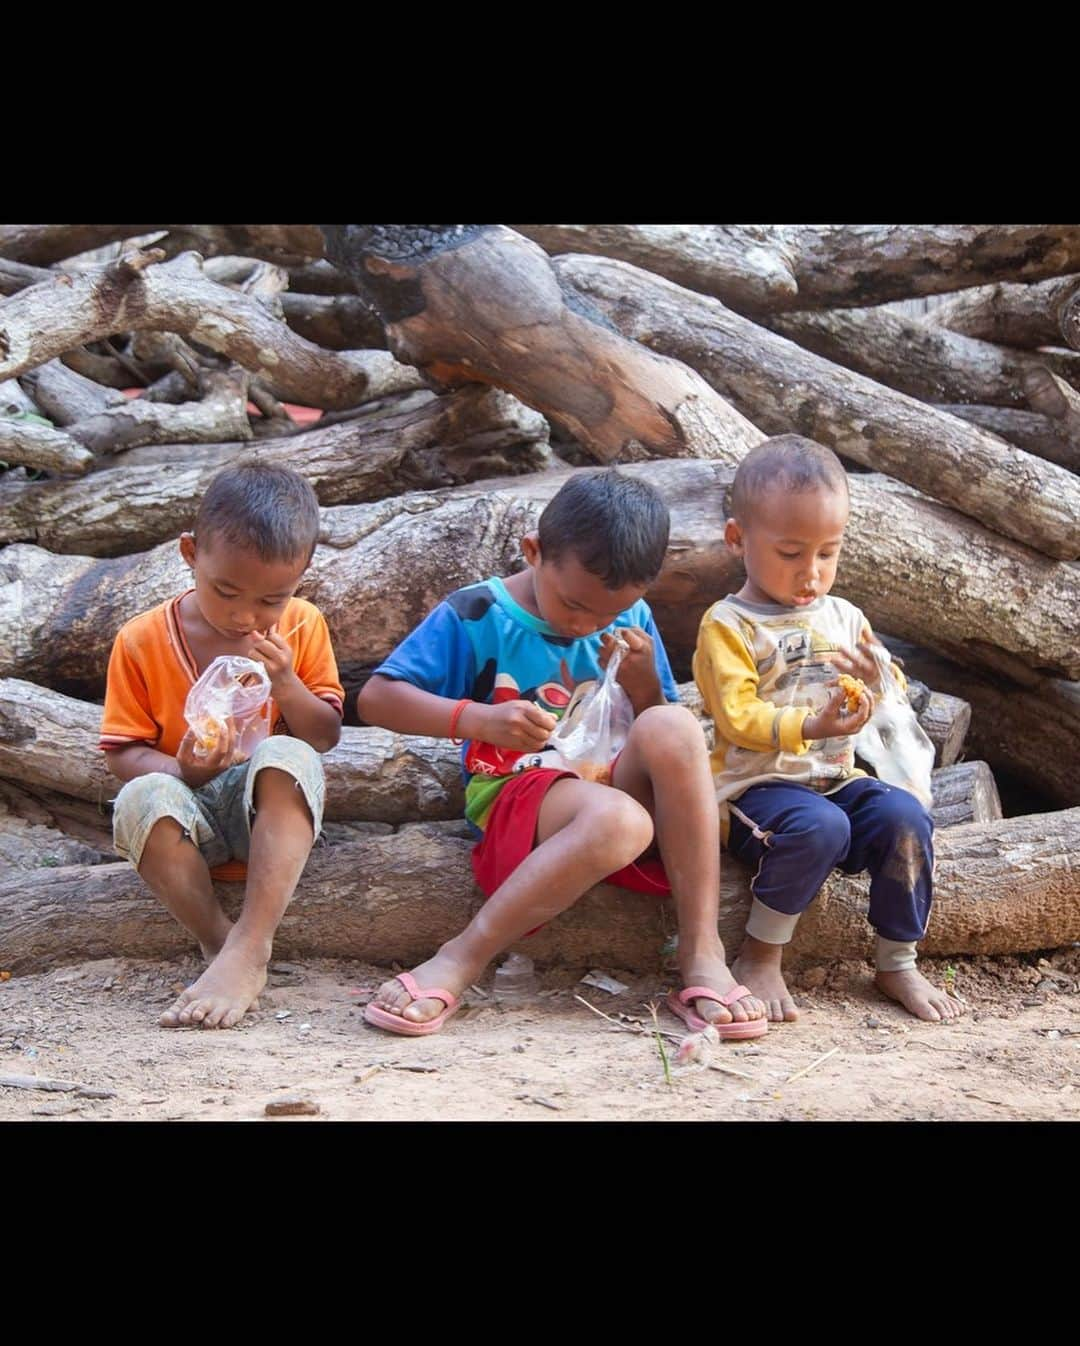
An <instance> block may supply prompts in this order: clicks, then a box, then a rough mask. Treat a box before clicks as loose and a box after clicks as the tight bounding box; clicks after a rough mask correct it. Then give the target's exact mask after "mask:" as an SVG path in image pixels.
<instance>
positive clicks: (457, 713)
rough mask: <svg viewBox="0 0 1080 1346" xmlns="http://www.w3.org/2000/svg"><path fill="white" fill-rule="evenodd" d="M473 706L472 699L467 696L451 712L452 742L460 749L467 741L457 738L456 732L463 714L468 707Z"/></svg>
mask: <svg viewBox="0 0 1080 1346" xmlns="http://www.w3.org/2000/svg"><path fill="white" fill-rule="evenodd" d="M471 705H472V701H471V699H470V698H469V697H467V696H466V697H463V698H462V700H460V701H459V702H458V703H457V705H456V706H455V707H454V709H453V710H452V711H451V712H450V742H451V743H453V744H455V745H456V746H457V747H459V748H460V747H461V745H462V744H463V743H464V742H465V740H464V739H463V738H455V737H454V731H455V730H456V729H457V726H458V720H460V719H461V712H462V711H463V710H464V709H465V707H466V706H471Z"/></svg>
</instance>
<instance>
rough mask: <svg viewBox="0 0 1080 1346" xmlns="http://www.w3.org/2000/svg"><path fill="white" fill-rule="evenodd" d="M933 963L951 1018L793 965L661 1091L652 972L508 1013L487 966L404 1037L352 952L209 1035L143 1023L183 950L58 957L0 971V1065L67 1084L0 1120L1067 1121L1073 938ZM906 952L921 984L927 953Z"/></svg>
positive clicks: (289, 969)
mask: <svg viewBox="0 0 1080 1346" xmlns="http://www.w3.org/2000/svg"><path fill="white" fill-rule="evenodd" d="M954 964H955V989H956V991H957V992H958V993H959V994H960V995H961V996H962V997H963V999H964V1001H965V1003H966V1006H967V1013H966V1014H965V1016H964V1017H963V1018H962V1019H961V1020H960V1021H959V1022H958V1023H956V1024H953V1025H949V1026H944V1025H934V1024H923V1023H919V1022H917V1021H915V1020H913V1019H911V1018H910V1017H909V1016H908V1015H907V1014H906V1013H905V1012H904V1011H903V1010H901V1009H900V1008H899V1007H897V1006H894V1005H893V1004H891V1003H890V1002H889V1001H887V1000H885V999H884V998H883V997H882V996H881V995H880V994H879V993H878V992H877V991H876V990H875V988H874V987H873V985H872V982H871V970H870V968H869V966H868V965H867V964H863V963H850V962H835V963H832V964H828V965H822V966H819V967H811V968H807V969H804V970H803V971H802V972H801V974H797V975H796V976H795V977H794V983H795V985H796V986H797V987H798V988H799V991H798V999H799V1000H800V1001H801V1007H802V1013H803V1017H802V1019H801V1021H800V1022H799V1023H798V1024H793V1025H785V1026H780V1027H777V1026H774V1027H773V1028H771V1029H770V1031H769V1033H768V1035H767V1036H766V1037H765V1038H763V1039H760V1040H758V1041H757V1042H752V1043H743V1044H737V1043H723V1044H721V1045H720V1047H719V1048H717V1049H715V1050H714V1051H712V1052H711V1054H710V1059H709V1061H708V1062H707V1063H705V1064H702V1065H698V1066H690V1067H686V1068H678V1067H674V1066H673V1069H672V1082H671V1083H670V1084H669V1083H668V1082H667V1081H666V1080H665V1075H664V1069H663V1063H662V1061H661V1058H660V1054H659V1051H658V1048H657V1042H656V1038H655V1036H654V1035H653V1034H652V1032H651V1026H652V1020H651V1017H650V1015H649V1012H648V1009H647V1008H646V1005H647V1002H648V1001H650V1000H652V1001H654V1002H657V1003H658V1004H660V1003H662V1000H663V995H664V992H665V991H666V990H667V989H668V988H669V986H670V985H673V984H674V983H673V982H670V981H669V982H668V983H667V984H665V982H664V980H663V979H662V978H661V977H657V976H653V977H640V976H632V975H630V974H625V973H620V971H619V970H618V969H612V968H609V969H604V970H605V971H606V972H608V973H610V974H612V975H614V976H616V977H618V978H619V980H621V981H623V982H626V983H628V989H627V990H626V991H624V992H622V993H620V994H618V995H612V994H609V993H607V992H605V991H603V990H599V989H597V988H595V987H591V986H585V985H581V984H580V983H579V982H578V981H577V974H571V973H569V972H566V971H555V970H553V971H549V972H547V973H544V974H542V975H541V978H540V988H541V989H540V992H539V995H538V996H537V998H536V999H535V1000H534V1001H532V1002H531V1003H528V1004H525V1005H521V1006H513V1007H510V1006H506V1005H502V1004H496V1003H494V1002H493V1000H492V997H491V994H490V988H491V977H490V975H489V976H488V977H487V978H486V979H485V980H484V982H483V983H482V985H481V987H480V989H479V991H470V992H469V993H468V996H467V1005H468V1008H467V1009H465V1010H462V1011H461V1012H459V1014H458V1015H457V1017H456V1018H455V1019H453V1020H452V1021H451V1022H450V1023H449V1024H448V1025H447V1028H446V1030H445V1031H444V1032H442V1033H440V1034H436V1035H433V1036H429V1037H427V1038H416V1039H409V1038H402V1037H394V1036H391V1035H389V1034H386V1033H383V1032H380V1031H379V1030H378V1029H374V1028H371V1027H369V1026H368V1025H367V1024H365V1023H364V1021H363V1018H362V1013H361V1010H362V1006H363V1004H364V1003H365V1002H366V1000H367V999H368V998H369V996H370V994H371V992H372V990H373V989H374V987H375V986H376V985H377V984H378V983H379V982H380V981H381V980H382V978H383V977H384V976H385V972H384V971H381V970H380V969H377V968H374V967H371V966H369V965H365V964H361V963H355V962H346V961H338V960H325V959H323V960H316V961H312V962H310V963H303V964H300V963H289V964H284V963H278V964H274V965H273V966H274V969H275V970H274V971H273V973H272V976H271V982H270V986H269V988H268V990H267V992H266V994H265V995H264V996H263V998H262V1001H261V1003H260V1007H259V1009H258V1010H257V1011H256V1012H254V1013H253V1014H251V1015H249V1016H248V1017H247V1018H246V1019H245V1021H244V1022H243V1024H242V1025H241V1026H240V1027H239V1028H238V1029H233V1030H231V1031H228V1032H210V1031H204V1030H196V1029H189V1030H182V1031H168V1030H165V1029H162V1028H159V1027H158V1026H157V1023H156V1020H157V1016H158V1014H159V1013H160V1012H161V1010H162V1009H163V1008H164V1007H165V1006H166V1005H167V1004H168V1003H169V1002H170V1001H171V1000H172V999H173V997H174V995H175V994H176V991H177V989H179V988H180V987H181V986H182V985H183V984H185V983H186V982H190V981H191V980H193V979H194V977H195V976H196V975H197V974H198V972H199V963H198V962H197V960H196V959H195V958H194V957H192V958H191V959H188V960H181V961H177V962H171V963H161V962H146V961H139V960H134V959H109V960H106V961H97V962H87V963H81V964H74V965H67V966H65V967H63V968H59V969H57V970H55V971H51V972H48V973H43V974H41V975H37V976H27V977H13V978H11V979H9V980H6V981H0V1076H2V1077H4V1078H10V1077H11V1076H22V1077H25V1076H35V1077H37V1079H38V1080H59V1081H63V1082H66V1083H74V1084H77V1085H79V1086H82V1090H83V1092H80V1091H78V1090H73V1089H68V1090H64V1091H46V1090H42V1089H40V1088H25V1087H12V1086H11V1085H6V1086H4V1087H0V1119H2V1120H31V1119H33V1120H38V1119H46V1118H65V1119H72V1120H84V1119H92V1120H108V1119H111V1120H180V1119H183V1120H200V1119H214V1120H219V1121H220V1120H234V1121H239V1120H266V1121H274V1122H279V1123H280V1122H282V1121H284V1122H286V1123H288V1124H295V1123H297V1122H305V1123H306V1122H318V1121H320V1120H334V1121H364V1120H384V1121H385V1120H406V1119H407V1120H422V1119H431V1120H448V1119H456V1120H480V1119H483V1120H507V1121H509V1120H519V1119H526V1120H530V1121H552V1122H558V1121H561V1120H603V1121H725V1120H741V1121H746V1120H754V1121H761V1120H779V1119H787V1120H807V1119H810V1120H818V1121H821V1120H862V1119H867V1120H870V1119H872V1120H900V1119H912V1120H973V1119H978V1120H1009V1121H1016V1120H1022V1119H1033V1120H1055V1121H1057V1120H1074V1119H1076V1118H1078V1117H1080V994H1078V990H1080V948H1069V949H1063V950H1058V951H1056V952H1052V953H1048V954H1047V955H1045V956H1040V955H1035V954H1032V955H1025V956H1023V957H1019V958H999V959H989V958H976V959H957V960H954ZM924 966H925V969H926V970H927V972H928V975H930V976H931V977H932V979H934V980H936V981H938V982H940V981H941V978H942V977H943V975H944V973H945V967H946V964H944V963H942V962H937V963H935V962H928V963H927V964H925V965H924ZM485 991H486V992H487V993H486V994H484V992H485ZM575 995H582V996H583V997H584V998H585V999H587V1000H588V1001H589V1002H590V1003H591V1004H593V1005H594V1006H596V1007H597V1009H600V1010H602V1011H603V1012H604V1013H605V1014H607V1015H609V1016H611V1017H612V1018H613V1019H615V1020H616V1023H618V1024H620V1025H621V1027H618V1026H616V1023H610V1022H608V1021H606V1020H604V1019H602V1018H600V1017H599V1016H598V1015H597V1014H594V1013H592V1012H591V1011H590V1010H589V1009H588V1008H586V1006H585V1005H583V1004H581V1003H580V1002H579V1001H578V1000H576V999H575ZM659 1023H660V1027H661V1029H662V1030H663V1031H664V1032H665V1033H668V1034H670V1035H671V1036H670V1037H667V1038H666V1039H665V1046H666V1049H667V1052H668V1054H669V1057H670V1058H671V1060H672V1062H673V1061H674V1054H675V1051H676V1050H677V1047H678V1043H679V1039H680V1037H681V1032H680V1029H681V1027H682V1026H681V1024H680V1023H679V1022H678V1021H677V1020H676V1019H675V1018H674V1017H673V1016H671V1015H670V1014H669V1013H667V1011H666V1010H663V1009H661V1011H660V1014H659ZM646 1027H647V1028H648V1029H649V1030H650V1031H645V1029H646ZM834 1049H835V1050H834ZM826 1053H831V1055H829V1056H828V1057H827V1058H826V1059H825V1060H821V1061H819V1058H821V1057H823V1056H824V1055H825V1054H826ZM815 1062H818V1064H814V1063H815ZM808 1066H813V1068H812V1069H811V1070H809V1071H808V1073H806V1074H804V1075H802V1076H800V1077H799V1078H792V1077H793V1076H795V1075H797V1073H798V1072H800V1071H802V1070H803V1069H804V1068H806V1067H808ZM0 1083H2V1081H0ZM96 1095H101V1096H96ZM285 1096H292V1097H295V1098H300V1099H303V1100H304V1101H305V1102H306V1103H307V1104H308V1105H309V1106H311V1107H314V1108H317V1109H318V1111H317V1112H313V1113H311V1114H309V1115H304V1116H295V1117H280V1118H278V1117H268V1116H267V1114H266V1107H267V1104H272V1103H273V1102H274V1101H275V1100H279V1099H281V1098H282V1097H285Z"/></svg>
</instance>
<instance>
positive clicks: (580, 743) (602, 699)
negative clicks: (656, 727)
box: [548, 640, 634, 781]
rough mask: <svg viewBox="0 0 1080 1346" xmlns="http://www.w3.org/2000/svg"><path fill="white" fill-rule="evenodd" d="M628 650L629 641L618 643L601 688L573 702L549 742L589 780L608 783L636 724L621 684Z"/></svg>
mask: <svg viewBox="0 0 1080 1346" xmlns="http://www.w3.org/2000/svg"><path fill="white" fill-rule="evenodd" d="M628 649H629V646H628V645H627V644H626V641H625V640H616V646H615V649H614V650H613V651H612V655H611V659H610V660H609V662H608V666H607V668H606V669H605V671H604V677H603V680H602V681H601V682H600V684H599V686H594V687H592V688H591V689H590V690H589V691H587V692H586V693H585V694H584V695H583V696H582V697H581V699H580V700H578V699H577V697H576V696H575V697H574V698H573V699H572V700H571V702H570V704H569V705H568V706H567V708H566V712H565V714H564V715H563V717H562V719H561V720H560V721H559V725H558V728H557V729H556V730H555V732H554V733H553V734H552V736H551V738H550V739H548V748H549V749H551V748H553V749H555V751H556V752H557V753H558V754H559V756H560V757H561V758H563V759H564V761H565V762H566V763H567V764H568V766H569V769H570V770H571V771H576V772H577V773H578V775H579V776H583V777H584V778H585V779H586V780H601V781H606V780H607V779H608V775H609V772H610V767H611V762H612V759H613V758H614V757H615V756H617V755H618V753H620V752H621V751H622V748H623V746H624V745H625V743H626V738H627V735H628V734H629V733H630V726H631V725H632V724H633V723H634V708H633V706H632V705H631V704H630V698H629V697H628V696H627V695H626V692H625V691H624V690H623V689H622V687H621V686H620V685H619V683H618V681H617V678H618V674H619V665H620V664H621V663H622V660H623V655H624V654H626V653H627V651H628Z"/></svg>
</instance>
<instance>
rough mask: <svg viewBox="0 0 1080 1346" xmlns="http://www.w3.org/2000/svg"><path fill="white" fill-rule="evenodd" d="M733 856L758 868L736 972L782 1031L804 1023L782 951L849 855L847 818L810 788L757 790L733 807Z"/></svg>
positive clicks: (782, 786)
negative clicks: (785, 974)
mask: <svg viewBox="0 0 1080 1346" xmlns="http://www.w3.org/2000/svg"><path fill="white" fill-rule="evenodd" d="M728 807H729V809H730V811H731V832H730V835H729V837H728V850H729V851H730V852H731V853H732V855H735V856H737V857H738V858H739V859H740V860H743V861H745V862H746V863H747V864H749V865H752V866H754V868H755V870H756V872H755V874H754V877H753V879H751V881H750V891H751V892H752V893H753V895H754V900H753V902H752V903H751V906H750V916H749V918H748V919H747V922H746V936H745V938H744V939H743V943H742V948H741V949H740V950H739V956H738V958H736V960H735V962H734V964H733V967H732V971H733V972H734V973H735V975H736V976H737V977H738V978H739V980H740V981H741V982H744V983H745V984H746V985H747V986H749V987H750V989H751V990H752V991H754V992H755V994H757V995H759V996H760V997H761V998H762V1000H764V1001H766V1002H767V1004H768V1007H769V1018H770V1019H771V1020H772V1021H773V1022H774V1023H778V1022H780V1021H781V1020H787V1021H789V1022H791V1021H793V1020H795V1019H797V1018H798V1017H799V1011H798V1009H797V1008H796V1006H795V1002H794V1000H792V998H791V992H790V991H789V990H788V988H787V983H786V982H785V981H784V977H783V973H782V971H781V962H782V960H783V954H784V946H785V945H786V944H788V943H790V941H791V938H792V936H793V935H794V933H795V927H796V925H797V924H798V921H799V917H800V916H801V915H802V913H803V912H804V911H805V910H806V908H807V907H808V906H809V905H810V903H811V902H812V901H813V900H814V898H815V897H816V896H817V893H818V890H819V889H820V887H821V885H822V884H823V883H824V882H825V880H826V879H827V878H828V876H829V874H830V873H831V872H832V871H833V869H835V868H836V866H837V865H838V864H840V862H841V861H842V860H843V858H844V856H846V855H847V852H848V848H849V846H850V844H851V826H850V824H849V823H848V820H847V818H846V816H845V815H844V813H843V812H841V810H840V809H838V808H836V807H835V805H834V804H832V803H831V802H830V800H829V799H826V798H825V797H824V796H822V795H819V794H817V793H816V792H815V791H814V790H811V789H809V788H808V787H807V786H805V785H786V784H783V783H782V782H777V783H776V784H773V783H772V782H770V783H769V784H768V785H755V786H752V787H751V788H750V789H749V790H746V791H745V792H744V793H743V794H741V795H740V796H739V798H738V799H737V800H735V801H734V803H732V804H729V805H728Z"/></svg>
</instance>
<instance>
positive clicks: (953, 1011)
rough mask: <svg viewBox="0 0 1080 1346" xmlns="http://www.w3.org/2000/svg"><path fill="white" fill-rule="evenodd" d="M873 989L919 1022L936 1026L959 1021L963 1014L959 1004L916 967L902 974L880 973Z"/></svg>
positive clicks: (875, 978)
mask: <svg viewBox="0 0 1080 1346" xmlns="http://www.w3.org/2000/svg"><path fill="white" fill-rule="evenodd" d="M874 985H875V986H877V988H878V990H879V991H883V992H884V993H885V995H887V996H888V997H889V999H890V1000H895V1001H897V1002H898V1003H899V1004H901V1005H903V1007H904V1008H905V1009H906V1010H907V1011H908V1012H909V1013H911V1014H914V1015H915V1017H916V1018H917V1019H927V1020H929V1021H930V1022H931V1023H935V1022H937V1021H938V1020H943V1019H958V1018H959V1017H960V1015H961V1014H963V1012H964V1007H963V1005H961V1003H960V1001H959V1000H954V999H953V998H952V996H951V995H947V994H946V993H945V992H944V991H939V990H938V988H937V987H936V986H931V984H930V983H929V982H928V981H927V980H926V978H925V977H924V976H923V975H922V973H921V972H919V971H917V970H916V969H915V968H913V967H911V968H905V970H904V971H903V972H878V973H877V974H876V975H875V977H874Z"/></svg>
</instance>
